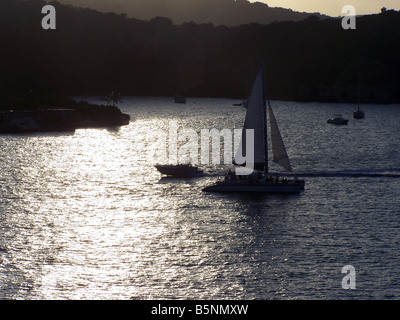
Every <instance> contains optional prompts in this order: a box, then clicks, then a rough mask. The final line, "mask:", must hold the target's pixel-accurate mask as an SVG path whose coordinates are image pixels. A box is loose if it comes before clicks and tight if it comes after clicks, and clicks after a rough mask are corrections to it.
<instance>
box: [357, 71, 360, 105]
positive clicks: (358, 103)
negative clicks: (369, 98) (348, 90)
mask: <svg viewBox="0 0 400 320" xmlns="http://www.w3.org/2000/svg"><path fill="white" fill-rule="evenodd" d="M357 111H360V70H358V93H357Z"/></svg>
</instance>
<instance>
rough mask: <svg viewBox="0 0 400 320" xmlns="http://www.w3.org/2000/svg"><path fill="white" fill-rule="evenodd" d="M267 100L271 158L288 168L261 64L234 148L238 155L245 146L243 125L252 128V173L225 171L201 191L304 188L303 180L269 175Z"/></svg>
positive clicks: (270, 191) (269, 190)
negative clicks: (226, 173) (236, 145)
mask: <svg viewBox="0 0 400 320" xmlns="http://www.w3.org/2000/svg"><path fill="white" fill-rule="evenodd" d="M267 104H268V115H269V118H270V127H271V143H272V151H273V161H274V162H275V163H277V164H278V165H280V166H282V167H283V168H285V169H286V170H287V171H292V168H291V166H290V162H289V158H288V155H287V153H286V149H285V146H284V144H283V140H282V137H281V134H280V132H279V128H278V124H277V122H276V119H275V116H274V114H273V111H272V107H271V104H270V102H269V101H268V102H267V97H266V90H265V72H264V66H263V65H262V67H261V69H260V71H259V73H258V75H257V78H256V80H255V82H254V85H253V88H252V92H251V95H250V99H249V105H248V108H247V113H246V118H245V122H244V126H243V132H242V141H241V143H240V145H239V148H238V151H237V154H238V155H242V150H246V129H253V130H254V170H253V173H252V174H251V175H248V176H237V175H235V174H234V173H233V172H229V173H228V175H227V176H226V177H225V179H224V180H223V181H218V182H216V183H215V184H213V185H210V186H207V187H205V188H204V189H203V191H206V192H240V193H241V192H251V193H254V192H263V193H299V192H300V191H301V190H302V189H304V180H298V179H286V178H282V179H278V177H272V175H271V174H270V173H269V171H268V139H267Z"/></svg>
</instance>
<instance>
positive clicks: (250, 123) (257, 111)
mask: <svg viewBox="0 0 400 320" xmlns="http://www.w3.org/2000/svg"><path fill="white" fill-rule="evenodd" d="M263 100H264V80H263V70H262V69H261V70H260V72H259V73H258V75H257V78H256V80H255V82H254V85H253V89H252V91H251V95H250V98H249V100H248V107H247V113H246V118H245V121H244V126H243V131H242V140H241V142H240V144H239V148H238V150H237V153H236V157H235V158H237V159H239V158H240V155H243V156H244V153H245V152H246V129H253V130H254V168H255V169H256V170H263V169H264V164H265V144H264V124H265V120H264V108H265V107H264V101H263Z"/></svg>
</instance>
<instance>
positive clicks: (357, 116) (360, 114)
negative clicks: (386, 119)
mask: <svg viewBox="0 0 400 320" xmlns="http://www.w3.org/2000/svg"><path fill="white" fill-rule="evenodd" d="M364 116H365V115H364V112H363V111H361V110H360V107H359V106H358V107H357V110H354V111H353V118H354V119H362V118H364Z"/></svg>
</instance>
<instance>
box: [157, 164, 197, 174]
mask: <svg viewBox="0 0 400 320" xmlns="http://www.w3.org/2000/svg"><path fill="white" fill-rule="evenodd" d="M155 167H156V168H157V170H158V171H159V172H160V173H162V174H164V175H167V176H173V177H198V176H202V175H203V174H204V172H203V170H201V169H199V168H198V167H196V166H193V165H192V164H177V165H173V164H157V165H155Z"/></svg>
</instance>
